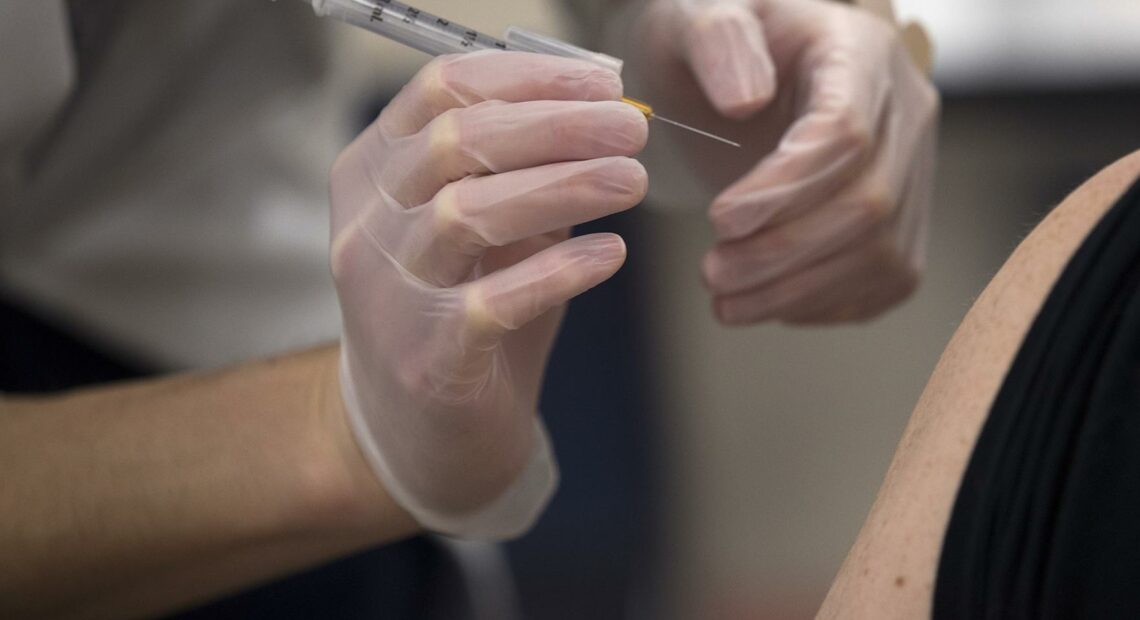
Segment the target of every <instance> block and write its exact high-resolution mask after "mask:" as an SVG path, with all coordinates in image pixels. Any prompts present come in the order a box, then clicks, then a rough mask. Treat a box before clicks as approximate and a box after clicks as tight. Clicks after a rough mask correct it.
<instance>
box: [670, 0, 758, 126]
mask: <svg viewBox="0 0 1140 620" xmlns="http://www.w3.org/2000/svg"><path fill="white" fill-rule="evenodd" d="M678 5H679V7H678V10H677V11H676V13H675V19H676V20H677V22H678V23H675V24H674V29H673V31H674V32H676V33H677V34H678V37H679V39H680V41H679V43H680V44H681V49H682V53H683V54H685V57H686V60H688V63H689V68H690V69H691V70H692V72H693V74H694V75H696V77H697V81H698V82H699V83H700V85H701V89H702V90H704V93H705V96H706V97H708V100H709V102H710V103H712V105H713V107H715V108H716V109H717V111H718V112H720V113H721V114H723V115H725V116H727V117H730V118H736V119H743V118H746V117H748V116H749V115H751V114H752V113H754V112H756V111H758V110H760V109H761V108H763V107H764V106H765V105H767V103H768V102H769V101H771V99H772V97H773V95H774V94H775V92H776V68H775V65H774V63H773V62H772V56H771V54H770V53H769V51H768V41H767V39H766V38H765V36H764V28H763V24H761V22H760V17H759V16H758V15H757V14H756V12H755V11H754V10H753V9H752V8H751V7H749V6H747V5H745V4H744V3H741V2H733V1H722V2H697V1H694V0H679V2H678Z"/></svg>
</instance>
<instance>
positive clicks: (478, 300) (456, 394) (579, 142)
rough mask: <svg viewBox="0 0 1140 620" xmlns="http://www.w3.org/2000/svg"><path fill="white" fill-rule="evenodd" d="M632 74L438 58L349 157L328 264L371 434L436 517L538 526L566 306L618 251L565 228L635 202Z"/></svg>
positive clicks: (345, 379)
mask: <svg viewBox="0 0 1140 620" xmlns="http://www.w3.org/2000/svg"><path fill="white" fill-rule="evenodd" d="M621 93H622V84H621V81H620V78H618V76H617V75H615V74H613V73H612V72H608V71H606V70H604V69H600V68H598V67H595V66H593V65H591V64H588V63H585V62H582V61H576V60H568V59H562V58H555V57H549V56H541V55H538V54H528V53H517V52H498V51H494V52H476V53H471V54H465V55H459V56H441V57H439V58H437V59H435V60H434V61H432V62H431V63H430V64H428V65H427V66H426V67H425V68H424V69H423V70H421V71H420V72H419V73H418V74H417V75H416V77H415V78H414V79H413V80H412V81H411V82H410V83H409V84H408V85H407V86H405V87H404V89H403V90H402V91H401V92H400V93H399V95H398V96H397V97H396V98H395V99H394V100H393V101H392V102H391V103H390V104H389V105H388V106H387V108H385V110H384V111H383V113H382V114H381V115H380V117H379V118H378V119H377V120H376V122H375V123H373V124H372V125H371V126H370V127H369V128H368V129H367V130H365V131H364V133H362V134H361V135H360V136H359V137H358V138H357V139H356V141H354V142H353V143H352V144H351V145H350V146H349V147H348V148H347V149H346V150H345V151H344V152H343V153H342V154H341V156H340V157H339V158H338V160H337V162H336V164H335V165H334V167H333V171H332V175H331V186H332V189H331V200H332V249H331V262H332V269H333V275H334V279H335V281H336V287H337V293H338V296H339V298H340V304H341V312H342V315H343V320H344V338H343V343H342V346H343V362H342V367H341V381H342V388H343V396H344V401H345V406H346V409H347V411H348V415H349V418H350V422H351V424H352V427H353V430H354V432H355V434H356V438H357V440H358V443H359V444H360V447H361V449H362V450H363V452H364V453H365V455H366V456H367V457H368V459H369V460H370V462H371V464H372V465H373V466H374V469H375V470H376V472H377V474H378V475H379V477H380V478H381V480H382V481H383V482H384V484H385V486H386V487H387V489H388V491H389V492H390V493H391V494H392V496H393V498H394V499H395V500H396V501H397V502H398V503H400V504H401V505H402V506H403V507H404V508H405V509H407V510H408V511H409V512H410V513H411V514H412V515H413V516H414V517H416V518H417V519H418V521H419V522H420V523H421V524H422V525H423V526H424V527H426V528H428V529H430V530H434V531H438V532H443V533H447V534H452V535H457V536H462V537H468V538H486V539H496V538H504V537H510V536H514V535H517V534H520V533H522V532H523V531H525V530H526V529H527V528H528V527H529V526H530V524H531V523H532V522H533V520H534V519H535V518H536V517H537V516H538V514H539V513H540V512H541V510H542V508H543V507H544V506H545V504H546V501H547V500H548V499H549V497H550V494H551V493H552V491H553V489H554V486H555V485H556V480H557V470H556V466H555V463H554V460H553V458H552V456H551V453H550V447H549V443H548V441H547V437H546V434H545V431H544V430H543V425H542V423H541V420H540V419H539V417H538V415H537V412H536V406H537V401H538V395H539V387H540V384H541V382H542V376H543V371H544V368H545V365H546V361H547V356H548V354H549V353H550V348H551V344H552V341H553V339H554V336H555V332H556V331H557V329H558V326H559V322H560V321H561V318H562V314H563V306H564V304H565V303H566V302H567V301H568V300H569V299H570V298H572V297H574V296H576V295H578V294H580V293H582V292H584V291H586V290H587V289H589V288H591V287H593V286H595V285H597V284H599V283H600V282H602V281H604V280H606V279H607V278H609V277H610V276H612V275H613V274H614V273H615V272H616V271H617V270H618V268H619V267H620V266H621V264H622V263H623V261H624V259H625V245H624V243H623V242H622V239H621V238H620V237H618V236H617V235H613V234H594V235H587V236H583V237H577V238H573V239H570V238H569V227H570V226H572V225H574V224H578V223H581V222H585V221H588V220H592V219H595V218H598V217H602V216H605V215H609V214H612V213H615V212H618V211H622V210H624V209H628V208H630V207H632V206H634V205H635V204H637V203H638V202H640V201H641V199H642V197H643V196H644V194H645V190H646V185H647V177H646V173H645V170H644V168H642V166H641V164H640V163H638V162H637V161H635V160H633V159H631V158H629V156H630V155H633V154H635V153H637V152H638V151H640V150H641V149H642V147H643V146H644V144H645V140H646V135H647V128H646V122H645V119H644V117H643V116H641V114H640V113H638V112H637V111H636V110H635V109H633V108H632V107H631V106H629V105H627V104H623V103H620V102H617V101H615V99H617V98H619V97H620V96H621Z"/></svg>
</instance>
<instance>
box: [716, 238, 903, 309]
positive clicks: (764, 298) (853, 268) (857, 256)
mask: <svg viewBox="0 0 1140 620" xmlns="http://www.w3.org/2000/svg"><path fill="white" fill-rule="evenodd" d="M917 281H918V275H917V272H915V271H914V270H912V269H910V268H909V266H907V265H905V264H902V263H900V262H899V256H898V254H897V253H896V252H895V251H894V248H893V247H891V246H889V245H888V244H883V243H868V244H863V245H861V246H859V248H858V249H857V250H855V251H853V252H840V253H837V254H833V255H831V256H829V257H827V258H825V259H823V260H821V261H820V262H818V263H816V264H814V265H811V266H809V267H807V268H805V269H803V270H800V271H797V272H795V273H792V274H788V275H786V276H785V277H783V278H781V279H780V280H777V281H775V282H771V283H768V284H766V285H764V286H761V287H759V288H756V289H753V290H750V291H745V292H742V293H736V294H733V295H727V296H721V297H717V298H715V299H714V302H713V303H714V311H715V313H716V316H717V318H718V319H719V320H721V321H722V322H724V323H725V324H729V325H743V324H747V323H754V322H759V321H768V320H776V319H784V318H786V317H794V316H797V314H800V313H803V314H806V313H810V312H812V311H814V310H816V309H821V308H834V307H835V306H836V304H838V303H840V302H847V303H850V302H851V300H857V299H859V297H860V295H862V294H863V292H864V291H866V290H867V289H868V288H869V287H870V286H879V283H880V282H882V283H883V285H884V286H890V287H891V288H893V289H895V290H898V291H905V294H909V292H910V291H913V290H914V287H915V286H916V285H917ZM904 296H905V295H904Z"/></svg>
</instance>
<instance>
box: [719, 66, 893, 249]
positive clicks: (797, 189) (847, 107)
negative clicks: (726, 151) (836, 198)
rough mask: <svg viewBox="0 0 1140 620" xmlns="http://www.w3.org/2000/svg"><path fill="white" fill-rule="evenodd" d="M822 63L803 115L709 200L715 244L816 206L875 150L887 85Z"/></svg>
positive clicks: (848, 68) (854, 70)
mask: <svg viewBox="0 0 1140 620" xmlns="http://www.w3.org/2000/svg"><path fill="white" fill-rule="evenodd" d="M826 62H829V63H831V64H829V65H825V66H822V67H820V68H818V69H816V70H815V71H813V72H812V73H811V76H810V78H809V79H810V81H811V83H810V85H809V87H808V103H807V107H806V112H805V113H804V114H803V116H801V117H800V118H799V119H798V120H796V122H795V123H793V124H792V126H791V127H790V128H789V129H788V132H787V133H786V134H785V135H784V137H783V138H782V139H781V140H780V144H779V146H778V147H777V148H776V150H775V151H774V152H772V153H771V154H769V155H768V156H766V157H764V158H763V159H762V160H760V163H759V164H757V165H756V167H755V168H753V169H752V170H751V171H750V172H749V173H748V174H746V175H745V176H744V177H743V178H741V179H740V180H739V181H737V182H736V183H734V184H733V185H731V186H729V187H728V188H727V189H725V190H724V191H723V192H721V194H720V195H719V196H717V198H716V199H715V200H714V201H713V204H712V207H711V208H710V209H709V219H710V221H711V222H712V224H713V228H714V230H715V231H716V233H717V236H718V237H719V238H721V239H726V240H728V239H739V238H741V237H744V236H747V235H749V234H751V233H753V232H755V231H756V230H757V229H759V228H760V227H761V226H764V225H765V224H766V223H767V222H768V221H769V220H771V219H772V218H774V217H784V218H790V217H794V216H795V214H796V213H797V212H798V211H799V210H801V209H803V208H805V206H810V205H814V204H818V203H819V202H821V201H822V200H825V199H826V198H827V197H828V196H830V195H831V194H833V193H834V192H835V191H836V190H838V189H839V188H841V187H842V186H843V185H844V184H845V183H846V182H848V181H850V180H851V179H852V178H854V177H855V176H856V175H857V174H858V173H859V172H860V170H862V169H863V168H864V167H865V166H866V165H867V163H868V161H869V160H870V159H871V157H870V156H871V155H872V154H874V153H875V152H876V150H880V149H877V148H876V147H877V143H878V142H879V141H881V140H882V139H883V138H884V136H883V134H882V131H883V125H884V123H883V121H884V119H885V118H886V112H887V110H888V105H887V102H888V99H889V95H890V84H889V83H887V82H885V81H884V80H883V79H880V78H879V76H876V75H874V74H869V73H868V72H867V71H866V70H860V69H858V68H855V67H853V66H852V65H851V64H850V63H844V62H841V61H840V60H838V59H833V60H828V61H826Z"/></svg>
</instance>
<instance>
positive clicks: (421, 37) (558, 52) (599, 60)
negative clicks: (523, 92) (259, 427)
mask: <svg viewBox="0 0 1140 620" xmlns="http://www.w3.org/2000/svg"><path fill="white" fill-rule="evenodd" d="M303 1H304V2H305V3H306V4H311V5H312V6H313V11H315V12H316V14H317V15H320V16H328V17H335V18H337V19H339V20H341V21H343V22H346V23H349V24H352V25H354V26H358V27H360V28H364V29H365V30H369V31H371V32H375V33H376V34H379V35H382V36H384V37H387V38H389V39H392V40H393V41H397V42H399V43H403V44H404V45H407V46H408V47H412V48H415V49H417V50H420V51H422V52H427V53H428V54H431V55H433V56H435V55H439V54H457V53H463V52H473V51H476V50H485V49H501V50H513V51H520V52H534V53H539V54H551V55H554V56H563V57H567V58H580V59H582V60H588V61H590V62H593V63H596V64H598V65H601V66H603V67H606V68H608V69H610V70H612V71H614V72H616V73H621V68H622V61H621V59H619V58H614V57H613V56H607V55H605V54H599V53H598V52H592V51H590V50H587V49H584V48H581V47H578V46H576V45H571V44H569V43H566V42H563V41H559V40H558V39H554V38H551V37H547V36H544V35H540V34H536V33H533V32H528V31H526V30H523V29H522V28H518V27H516V26H511V27H510V28H508V29H507V32H506V36H505V37H504V38H503V39H496V38H494V37H491V36H488V35H485V34H483V33H481V32H479V31H477V30H473V29H471V28H468V27H466V26H463V25H460V24H457V23H455V22H453V21H451V20H448V19H444V18H442V17H439V16H437V15H432V14H431V13H428V12H427V11H421V10H420V9H417V8H415V7H412V6H408V5H407V4H403V3H401V2H396V1H395V0H303ZM622 101H624V102H626V103H628V104H630V105H632V106H633V107H635V108H637V109H638V110H639V111H640V112H641V113H642V114H644V115H645V118H647V119H650V120H653V119H657V120H659V121H662V122H664V123H668V124H670V125H674V126H676V127H680V128H682V129H686V130H688V131H691V132H694V133H697V134H700V135H702V136H705V137H707V138H712V139H713V140H717V141H718V142H723V143H724V144H728V145H731V146H735V147H737V148H740V144H738V143H736V142H733V141H732V140H728V139H727V138H722V137H720V136H718V135H715V134H711V133H709V132H707V131H701V130H700V129H697V128H695V127H690V126H688V125H685V124H683V123H678V122H677V121H674V120H671V119H668V118H664V117H662V116H658V115H657V114H656V113H654V111H653V108H652V107H650V105H649V104H647V103H645V102H643V101H639V100H637V99H633V98H632V97H622Z"/></svg>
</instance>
